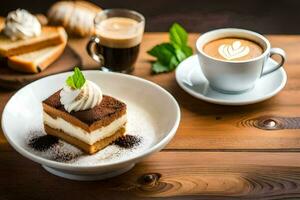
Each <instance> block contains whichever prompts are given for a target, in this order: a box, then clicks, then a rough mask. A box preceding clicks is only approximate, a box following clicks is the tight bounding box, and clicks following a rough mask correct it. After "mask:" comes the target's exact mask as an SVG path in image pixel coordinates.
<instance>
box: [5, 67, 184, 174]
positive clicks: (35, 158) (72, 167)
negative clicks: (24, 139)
mask: <svg viewBox="0 0 300 200" xmlns="http://www.w3.org/2000/svg"><path fill="white" fill-rule="evenodd" d="M83 72H84V73H106V74H108V73H109V74H111V75H113V76H117V77H119V76H126V77H127V78H129V79H135V80H137V81H140V82H142V83H144V84H149V85H151V86H153V87H155V88H157V89H158V90H160V91H161V92H163V93H165V94H166V95H167V96H168V97H169V98H170V101H171V102H172V103H173V104H174V105H175V107H176V114H177V117H176V121H175V123H174V126H173V128H172V129H171V130H170V132H169V133H168V134H167V135H166V136H165V137H164V138H163V139H162V140H160V141H158V142H157V143H156V144H155V145H153V146H151V147H150V148H148V149H146V150H145V151H144V152H143V153H141V154H138V155H136V156H134V157H131V158H129V159H127V160H122V161H114V162H111V163H103V164H95V165H91V166H77V165H73V164H72V163H61V162H57V161H52V160H48V159H46V158H43V157H40V156H37V155H35V154H34V153H31V152H29V151H27V150H26V149H24V148H22V147H20V146H19V145H18V144H16V143H15V142H14V141H12V140H11V139H10V137H9V133H8V131H7V129H6V127H5V125H4V121H5V120H6V115H7V114H6V113H7V112H8V111H7V106H5V108H4V110H3V114H2V121H1V124H2V130H3V133H4V136H5V137H6V139H7V140H8V142H9V143H10V144H11V145H12V147H13V148H14V149H15V150H16V151H17V152H19V153H20V154H21V155H23V156H24V157H26V158H28V159H30V160H32V161H35V162H37V163H40V164H43V165H46V166H51V167H54V168H59V169H66V170H79V171H80V170H82V169H96V168H99V167H107V166H111V167H113V166H114V165H122V164H126V163H134V162H135V161H137V160H140V159H142V158H143V157H145V156H148V155H149V154H152V153H154V152H157V151H159V150H161V149H162V148H163V147H164V146H165V145H167V144H168V143H169V142H170V140H171V139H172V138H173V137H174V135H175V133H176V131H177V129H178V126H179V122H180V116H181V114H180V108H179V105H178V103H177V101H176V100H175V98H174V97H173V96H172V95H171V94H170V93H169V92H168V91H166V90H165V89H164V88H162V87H161V86H159V85H157V84H155V83H153V82H151V81H148V80H145V79H142V78H139V77H136V76H133V75H127V74H121V73H114V72H101V71H93V70H83ZM70 73H71V72H65V73H60V74H56V75H51V76H47V77H44V78H42V79H39V80H36V81H34V82H32V83H30V84H28V85H26V86H25V87H23V88H21V89H20V90H19V91H21V90H23V89H25V88H28V87H31V85H32V84H35V83H36V82H39V81H41V80H44V79H51V78H52V79H53V78H55V76H57V75H63V74H66V75H67V74H70ZM19 91H17V92H16V93H15V94H14V95H13V96H12V97H11V98H10V100H9V101H8V102H7V105H8V104H9V103H10V101H11V99H12V98H14V96H15V95H16V94H17V93H18V92H19Z"/></svg>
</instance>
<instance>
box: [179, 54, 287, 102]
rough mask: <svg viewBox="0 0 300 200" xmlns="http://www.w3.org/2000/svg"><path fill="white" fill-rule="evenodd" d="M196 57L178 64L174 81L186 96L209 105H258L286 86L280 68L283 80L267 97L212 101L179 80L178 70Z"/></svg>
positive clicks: (285, 77)
mask: <svg viewBox="0 0 300 200" xmlns="http://www.w3.org/2000/svg"><path fill="white" fill-rule="evenodd" d="M195 57H197V55H193V56H191V57H189V58H187V59H186V60H184V61H183V62H182V63H180V64H179V66H178V67H177V69H176V72H175V77H176V81H177V83H178V85H179V86H180V87H181V88H182V89H183V90H184V91H186V92H187V93H188V94H190V95H192V96H193V97H196V98H198V99H201V100H204V101H207V102H210V103H214V104H219V105H229V106H242V105H249V104H254V103H258V102H261V101H264V100H267V99H269V98H271V97H273V96H274V95H276V94H277V93H278V92H280V91H281V90H282V89H283V88H284V86H285V84H286V81H287V75H286V72H285V70H284V68H283V67H281V68H280V69H278V70H281V72H282V74H283V80H282V82H281V84H280V86H279V87H278V88H277V89H276V90H274V91H273V92H271V93H269V94H268V95H265V96H264V97H262V98H258V99H255V100H241V101H238V102H237V101H236V102H232V101H230V100H221V99H214V98H210V97H207V96H204V95H202V94H201V93H197V92H195V91H193V90H191V89H189V88H187V87H186V86H185V85H184V83H183V82H182V80H181V79H180V77H182V76H181V75H180V74H179V73H180V70H181V66H184V65H185V62H188V59H197V58H195ZM198 67H199V69H200V70H201V68H200V66H198Z"/></svg>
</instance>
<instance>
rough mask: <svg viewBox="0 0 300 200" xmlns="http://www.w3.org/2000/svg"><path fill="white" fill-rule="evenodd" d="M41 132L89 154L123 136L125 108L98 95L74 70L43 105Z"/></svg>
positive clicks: (87, 81) (97, 89) (93, 87)
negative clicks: (42, 127)
mask: <svg viewBox="0 0 300 200" xmlns="http://www.w3.org/2000/svg"><path fill="white" fill-rule="evenodd" d="M43 110H44V112H43V115H44V126H45V131H46V133H47V134H49V135H54V136H57V137H59V138H61V139H63V140H65V141H66V142H68V143H70V144H73V145H75V146H77V147H79V148H80V149H82V150H83V151H85V152H87V153H89V154H93V153H96V152H97V151H99V150H101V149H103V148H104V147H106V146H107V145H109V144H110V143H112V142H113V141H115V140H116V139H118V138H119V137H121V136H123V135H124V133H125V125H126V122H127V118H126V104H125V103H123V102H121V101H119V100H117V99H115V98H113V97H110V96H106V95H102V92H101V90H100V88H99V87H98V86H97V85H96V84H95V83H93V82H91V81H89V80H85V78H84V76H83V74H82V73H81V72H80V70H79V69H78V68H75V70H74V74H73V75H72V76H70V77H68V79H67V81H66V85H65V86H64V87H63V88H62V89H61V90H59V91H57V92H56V93H54V94H53V95H51V96H50V97H49V98H47V99H46V100H44V101H43Z"/></svg>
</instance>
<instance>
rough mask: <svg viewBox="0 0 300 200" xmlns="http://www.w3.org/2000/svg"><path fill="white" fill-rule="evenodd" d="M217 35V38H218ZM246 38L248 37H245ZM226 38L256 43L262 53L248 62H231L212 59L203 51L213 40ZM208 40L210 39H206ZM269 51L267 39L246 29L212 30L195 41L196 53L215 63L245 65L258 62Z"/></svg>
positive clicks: (269, 46) (269, 45)
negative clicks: (261, 48) (242, 39)
mask: <svg viewBox="0 0 300 200" xmlns="http://www.w3.org/2000/svg"><path fill="white" fill-rule="evenodd" d="M218 35H219V36H218ZM247 36H248V37H247ZM226 37H237V38H244V39H248V40H251V41H254V42H255V43H258V44H259V45H260V46H261V47H263V50H264V52H263V53H262V54H261V55H260V56H258V57H255V58H252V59H248V60H238V61H232V60H221V59H218V58H214V57H212V56H210V55H208V54H207V53H205V52H204V51H203V47H204V45H205V44H207V43H208V42H211V41H213V40H217V39H221V38H226ZM208 38H210V39H208ZM270 49H271V44H270V42H269V40H268V39H267V38H265V37H264V36H263V35H261V34H259V33H257V32H254V31H250V30H246V29H239V28H221V29H216V30H212V31H209V32H206V33H204V34H202V35H200V36H199V38H198V39H197V41H196V50H197V52H198V53H200V54H202V55H203V56H205V57H207V58H210V59H213V60H215V61H220V62H225V63H247V62H253V61H256V60H259V59H261V58H263V57H265V56H266V55H267V54H269V52H270Z"/></svg>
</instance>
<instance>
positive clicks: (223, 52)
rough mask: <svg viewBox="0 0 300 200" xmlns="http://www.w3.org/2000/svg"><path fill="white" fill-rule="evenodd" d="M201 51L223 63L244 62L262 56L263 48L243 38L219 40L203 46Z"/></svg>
mask: <svg viewBox="0 0 300 200" xmlns="http://www.w3.org/2000/svg"><path fill="white" fill-rule="evenodd" d="M203 51H204V52H205V53H206V54H207V55H209V56H212V57H214V58H217V59H220V60H225V61H245V60H250V59H253V58H256V57H258V56H260V55H262V54H263V51H264V50H263V48H262V47H261V46H260V45H259V44H257V43H256V42H254V41H252V40H247V39H244V38H220V39H217V40H213V41H211V42H208V43H207V44H205V45H204V47H203Z"/></svg>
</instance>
